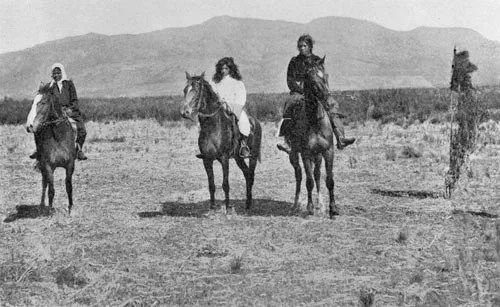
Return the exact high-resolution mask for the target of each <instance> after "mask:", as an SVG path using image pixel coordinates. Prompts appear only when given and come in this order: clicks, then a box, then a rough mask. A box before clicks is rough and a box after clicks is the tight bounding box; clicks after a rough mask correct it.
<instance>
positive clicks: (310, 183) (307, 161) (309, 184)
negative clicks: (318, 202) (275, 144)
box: [302, 154, 314, 215]
mask: <svg viewBox="0 0 500 307" xmlns="http://www.w3.org/2000/svg"><path fill="white" fill-rule="evenodd" d="M302 163H303V164H304V171H305V172H306V188H307V212H308V213H309V214H311V215H312V214H314V204H313V200H312V190H313V188H314V179H313V165H312V164H313V157H311V156H310V154H302Z"/></svg>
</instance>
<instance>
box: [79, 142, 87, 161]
mask: <svg viewBox="0 0 500 307" xmlns="http://www.w3.org/2000/svg"><path fill="white" fill-rule="evenodd" d="M82 147H83V145H82V144H79V143H76V158H77V159H78V160H87V156H85V154H84V153H83V150H82Z"/></svg>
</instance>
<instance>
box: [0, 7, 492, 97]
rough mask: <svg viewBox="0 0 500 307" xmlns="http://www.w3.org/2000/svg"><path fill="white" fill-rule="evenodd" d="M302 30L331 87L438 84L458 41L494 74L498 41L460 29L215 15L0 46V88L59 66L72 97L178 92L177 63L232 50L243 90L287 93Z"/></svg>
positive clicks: (18, 87)
mask: <svg viewBox="0 0 500 307" xmlns="http://www.w3.org/2000/svg"><path fill="white" fill-rule="evenodd" d="M303 33H309V34H311V35H312V36H313V37H314V39H315V40H316V45H315V47H314V52H315V53H316V54H317V55H320V56H323V55H326V67H327V70H328V73H329V75H330V86H331V88H332V89H336V90H346V89H370V88H398V87H432V86H447V84H448V83H449V79H450V70H451V67H450V66H451V60H452V53H453V47H454V46H455V45H456V46H457V48H458V50H462V49H467V50H469V52H470V54H471V61H472V62H473V63H474V64H476V65H477V66H478V67H479V71H478V72H476V73H474V75H473V82H474V84H478V85H479V84H499V83H500V42H497V41H491V40H487V39H485V38H484V37H482V36H481V35H480V34H479V33H477V32H475V31H473V30H470V29H465V28H429V27H421V28H417V29H414V30H411V31H394V30H390V29H387V28H384V27H381V26H379V25H377V24H375V23H373V22H368V21H363V20H357V19H352V18H344V17H325V18H320V19H315V20H313V21H311V22H309V23H306V24H301V23H293V22H286V21H270V20H261V19H247V18H233V17H228V16H222V17H215V18H213V19H210V20H208V21H206V22H204V23H202V24H200V25H195V26H190V27H184V28H167V29H164V30H160V31H154V32H150V33H143V34H136V35H112V36H107V35H100V34H95V33H89V34H87V35H83V36H76V37H68V38H64V39H60V40H55V41H51V42H47V43H43V44H40V45H37V46H34V47H33V48H28V49H25V50H21V51H16V52H9V53H4V54H0V97H3V96H10V97H14V98H28V97H32V96H33V93H34V92H35V90H36V88H37V85H38V83H39V82H40V81H41V80H42V81H49V80H50V76H49V69H50V66H51V65H52V64H53V63H54V62H61V63H63V64H64V65H65V67H66V70H67V72H68V75H69V76H70V77H71V78H72V79H73V80H74V81H75V84H76V86H77V89H78V93H79V96H82V97H95V96H104V97H120V96H157V95H170V94H181V92H182V88H183V86H184V84H185V74H184V72H185V71H188V72H189V73H191V74H200V73H202V72H204V71H205V72H206V75H207V76H211V75H212V74H213V72H214V65H215V63H216V61H217V60H218V59H219V58H221V57H224V56H232V57H233V58H234V59H235V61H236V62H237V63H238V64H239V66H240V70H241V72H242V75H243V78H244V81H245V84H246V86H247V90H248V91H249V92H254V93H255V92H267V93H268V92H286V91H287V87H286V82H285V75H286V68H287V64H288V61H289V60H290V58H291V57H292V56H294V55H296V54H297V50H296V48H295V46H296V40H297V38H298V37H299V36H300V35H301V34H303Z"/></svg>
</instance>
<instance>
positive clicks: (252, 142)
mask: <svg viewBox="0 0 500 307" xmlns="http://www.w3.org/2000/svg"><path fill="white" fill-rule="evenodd" d="M204 77H205V73H202V74H201V75H200V76H191V75H190V74H189V73H188V72H186V79H187V84H186V87H185V88H184V99H183V102H182V107H181V115H182V117H184V118H186V119H190V120H192V121H195V118H196V116H198V121H199V123H200V127H201V129H200V134H199V137H198V147H199V149H200V152H201V154H202V157H203V166H204V168H205V171H206V173H207V176H208V190H209V192H210V209H209V213H208V215H209V216H210V215H213V214H214V213H215V183H214V173H213V162H214V160H217V161H219V163H220V164H221V165H222V174H223V181H222V189H223V190H224V193H225V207H222V208H221V212H222V213H223V214H224V215H227V214H228V213H229V214H231V215H236V211H235V209H234V207H233V206H232V205H231V203H230V202H229V159H230V158H234V160H235V161H236V164H237V165H238V167H239V168H240V169H241V171H242V172H243V176H244V177H245V181H246V210H249V209H250V208H251V206H252V187H253V183H254V177H255V168H256V166H257V162H258V161H260V147H261V139H262V128H261V126H260V123H259V121H258V120H257V119H255V118H254V117H252V116H250V115H249V116H248V117H249V120H250V123H251V126H252V133H251V134H250V136H249V137H248V142H247V144H248V146H249V148H250V154H251V156H250V158H249V161H248V165H247V163H246V162H245V159H244V158H242V157H240V156H239V154H238V153H239V149H238V147H239V146H238V145H237V143H236V140H237V138H238V135H239V132H238V127H237V126H235V125H236V122H235V120H234V119H233V116H234V115H229V114H228V112H227V111H226V108H225V104H223V103H222V102H221V101H219V99H218V97H217V94H216V93H215V92H214V90H213V89H212V87H211V85H210V84H209V83H208V82H207V81H206V80H205V78H204Z"/></svg>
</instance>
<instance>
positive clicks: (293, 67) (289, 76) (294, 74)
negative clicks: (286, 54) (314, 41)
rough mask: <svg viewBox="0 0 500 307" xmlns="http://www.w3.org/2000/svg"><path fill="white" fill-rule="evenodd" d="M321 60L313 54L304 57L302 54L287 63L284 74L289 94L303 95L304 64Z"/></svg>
mask: <svg viewBox="0 0 500 307" xmlns="http://www.w3.org/2000/svg"><path fill="white" fill-rule="evenodd" d="M319 60H321V58H320V57H319V56H317V55H315V54H311V55H310V56H308V57H306V56H304V55H302V54H299V55H297V56H294V57H293V58H292V59H291V60H290V63H288V70H287V73H286V83H287V85H288V88H289V89H290V94H294V93H298V94H304V79H305V74H306V67H307V66H306V63H307V62H310V61H315V62H316V61H319Z"/></svg>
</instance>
